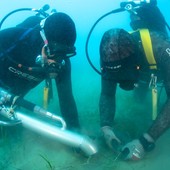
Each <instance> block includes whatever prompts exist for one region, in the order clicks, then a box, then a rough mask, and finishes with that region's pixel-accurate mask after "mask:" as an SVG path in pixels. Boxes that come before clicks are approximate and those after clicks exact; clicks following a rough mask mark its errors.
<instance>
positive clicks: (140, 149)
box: [121, 133, 155, 161]
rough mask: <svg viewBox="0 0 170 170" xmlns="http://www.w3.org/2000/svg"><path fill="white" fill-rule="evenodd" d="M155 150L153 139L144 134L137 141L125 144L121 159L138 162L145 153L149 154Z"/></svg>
mask: <svg viewBox="0 0 170 170" xmlns="http://www.w3.org/2000/svg"><path fill="white" fill-rule="evenodd" d="M154 148H155V143H154V140H153V138H152V137H151V136H150V135H149V134H148V133H144V134H143V135H142V136H141V137H140V138H139V139H135V140H133V141H131V142H129V143H127V144H126V145H125V146H124V147H123V148H122V151H121V152H122V156H121V157H122V159H124V160H134V161H135V160H140V159H142V158H143V157H144V155H145V152H150V151H152V150H153V149H154Z"/></svg>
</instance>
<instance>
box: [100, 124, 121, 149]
mask: <svg viewBox="0 0 170 170" xmlns="http://www.w3.org/2000/svg"><path fill="white" fill-rule="evenodd" d="M101 131H102V133H103V137H104V139H105V142H106V144H107V145H108V147H109V148H110V149H112V150H113V151H114V152H118V151H119V149H120V145H121V141H120V140H119V138H118V137H117V136H116V135H115V133H114V132H113V130H112V128H111V127H110V126H104V127H102V128H101Z"/></svg>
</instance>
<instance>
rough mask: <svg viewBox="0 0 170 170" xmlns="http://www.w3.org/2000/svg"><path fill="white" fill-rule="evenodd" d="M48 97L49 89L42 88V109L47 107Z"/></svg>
mask: <svg viewBox="0 0 170 170" xmlns="http://www.w3.org/2000/svg"><path fill="white" fill-rule="evenodd" d="M48 95H49V88H48V87H44V100H43V106H44V109H47V107H48Z"/></svg>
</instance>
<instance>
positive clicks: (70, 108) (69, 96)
mask: <svg viewBox="0 0 170 170" xmlns="http://www.w3.org/2000/svg"><path fill="white" fill-rule="evenodd" d="M56 85H57V91H58V98H59V104H60V110H61V113H62V116H63V118H64V119H65V121H66V123H67V127H68V128H69V129H77V128H79V127H80V125H79V120H78V111H77V107H76V103H75V99H74V96H73V92H72V82H71V63H70V60H69V59H67V60H66V64H65V66H64V68H63V70H62V71H61V72H60V73H59V75H58V77H57V78H56Z"/></svg>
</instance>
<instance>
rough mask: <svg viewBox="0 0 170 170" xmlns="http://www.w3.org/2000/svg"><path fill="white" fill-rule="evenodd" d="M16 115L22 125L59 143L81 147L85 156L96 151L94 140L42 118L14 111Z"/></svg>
mask: <svg viewBox="0 0 170 170" xmlns="http://www.w3.org/2000/svg"><path fill="white" fill-rule="evenodd" d="M16 115H17V117H18V118H19V119H20V120H21V121H22V125H23V126H24V127H26V128H28V129H30V130H33V131H36V132H38V133H39V134H42V135H44V136H47V137H49V138H52V139H55V140H57V141H59V142H61V143H64V144H66V145H69V146H71V147H76V148H79V149H81V151H83V152H84V154H85V155H86V156H91V155H94V154H95V153H97V147H96V145H95V144H94V142H93V141H92V140H91V139H90V138H88V137H85V136H83V135H80V134H76V133H73V132H71V131H68V130H61V128H58V127H56V126H54V125H52V124H49V123H46V122H44V121H42V120H39V119H35V118H32V117H29V116H28V115H25V114H23V113H20V112H16Z"/></svg>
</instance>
